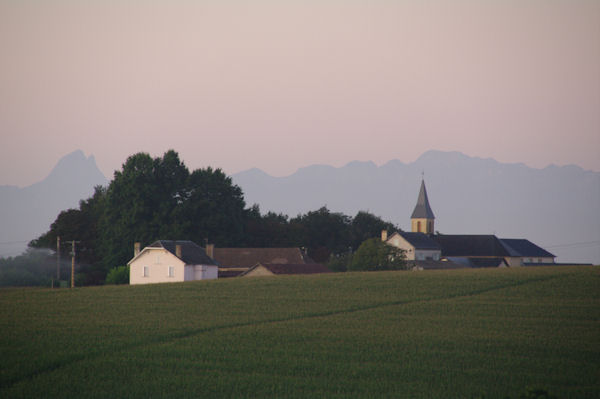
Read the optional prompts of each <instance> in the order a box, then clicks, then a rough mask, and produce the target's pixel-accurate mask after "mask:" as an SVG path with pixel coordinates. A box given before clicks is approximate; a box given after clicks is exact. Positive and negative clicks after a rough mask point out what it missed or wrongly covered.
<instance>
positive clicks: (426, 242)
mask: <svg viewBox="0 0 600 399" xmlns="http://www.w3.org/2000/svg"><path fill="white" fill-rule="evenodd" d="M394 234H398V235H400V236H401V237H402V238H404V239H405V240H406V241H407V242H408V243H409V244H410V245H412V246H413V247H414V248H415V249H432V250H439V249H441V248H440V245H439V244H438V243H437V242H436V241H435V240H434V239H432V238H431V237H430V236H429V235H427V234H425V233H416V232H406V231H400V232H398V233H394ZM392 237H393V235H392ZM390 238H391V237H390Z"/></svg>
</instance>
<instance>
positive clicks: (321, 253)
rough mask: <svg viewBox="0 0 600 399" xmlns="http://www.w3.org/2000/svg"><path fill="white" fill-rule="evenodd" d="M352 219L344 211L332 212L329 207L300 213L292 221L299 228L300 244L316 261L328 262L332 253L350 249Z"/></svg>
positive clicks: (294, 226) (294, 227)
mask: <svg viewBox="0 0 600 399" xmlns="http://www.w3.org/2000/svg"><path fill="white" fill-rule="evenodd" d="M351 222H352V219H351V218H350V217H349V216H346V215H344V214H343V213H337V212H330V211H329V209H327V207H322V208H321V209H319V210H317V211H311V212H308V213H306V214H305V215H299V216H297V217H296V218H294V219H292V220H291V221H290V225H291V226H290V227H291V228H292V229H297V233H295V234H298V237H299V240H298V241H300V244H299V246H306V247H307V248H308V255H309V256H310V257H311V258H312V259H314V260H315V261H316V262H327V260H328V259H329V256H330V255H331V254H332V253H336V254H339V253H343V252H346V251H348V248H349V246H350V245H351V232H350V225H351Z"/></svg>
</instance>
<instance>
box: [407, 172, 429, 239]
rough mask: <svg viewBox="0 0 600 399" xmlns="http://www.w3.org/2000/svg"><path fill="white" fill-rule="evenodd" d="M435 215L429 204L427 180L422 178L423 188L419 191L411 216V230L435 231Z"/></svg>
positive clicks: (415, 231) (421, 231)
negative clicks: (426, 187)
mask: <svg viewBox="0 0 600 399" xmlns="http://www.w3.org/2000/svg"><path fill="white" fill-rule="evenodd" d="M434 221H435V216H434V215H433V211H432V210H431V207H430V206H429V199H428V198H427V190H426V189H425V180H421V190H420V191H419V198H418V199H417V205H416V206H415V210H414V211H413V213H412V216H411V217H410V222H411V223H410V224H411V231H412V232H413V233H425V234H433V233H434V231H435V230H434V229H433V228H434V225H433V223H434Z"/></svg>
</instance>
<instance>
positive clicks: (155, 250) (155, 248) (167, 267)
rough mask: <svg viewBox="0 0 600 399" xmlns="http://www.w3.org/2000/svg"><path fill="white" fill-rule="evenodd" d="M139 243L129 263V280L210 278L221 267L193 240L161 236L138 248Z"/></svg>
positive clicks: (146, 282) (153, 280)
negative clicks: (162, 238) (176, 239)
mask: <svg viewBox="0 0 600 399" xmlns="http://www.w3.org/2000/svg"><path fill="white" fill-rule="evenodd" d="M139 248H140V247H139V243H136V245H135V250H134V257H133V259H131V260H130V261H129V262H128V263H127V265H128V266H129V284H132V285H133V284H152V283H168V282H176V281H191V280H208V279H215V278H217V277H218V273H219V268H218V266H217V265H216V264H215V262H214V261H213V260H212V259H211V258H210V257H208V256H207V255H206V252H204V249H203V248H202V247H200V246H198V245H196V244H195V243H193V242H192V241H170V240H159V241H155V242H153V243H152V244H150V245H148V246H147V247H146V248H144V249H143V250H141V251H140V250H139Z"/></svg>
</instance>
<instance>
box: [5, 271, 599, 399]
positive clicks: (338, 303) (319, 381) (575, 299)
mask: <svg viewBox="0 0 600 399" xmlns="http://www.w3.org/2000/svg"><path fill="white" fill-rule="evenodd" d="M0 324H1V328H0V331H1V333H0V397H1V398H21V397H23V398H33V397H45V398H51V397H60V398H149V397H156V398H186V397H189V398H211V397H216V398H266V397H272V398H310V397H314V398H360V397H367V398H392V397H397V398H519V397H521V396H522V395H524V394H525V393H527V392H529V393H531V390H532V389H537V388H539V389H542V390H544V391H546V392H548V393H549V394H551V395H553V396H555V397H557V398H598V397H600V268H598V267H595V268H594V267H554V268H520V269H494V270H452V271H426V272H371V273H340V274H330V275H312V276H288V277H263V278H234V279H225V280H213V281H197V282H189V283H175V284H159V285H148V286H104V287H92V288H76V289H73V290H70V289H56V290H52V289H2V290H0Z"/></svg>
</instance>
